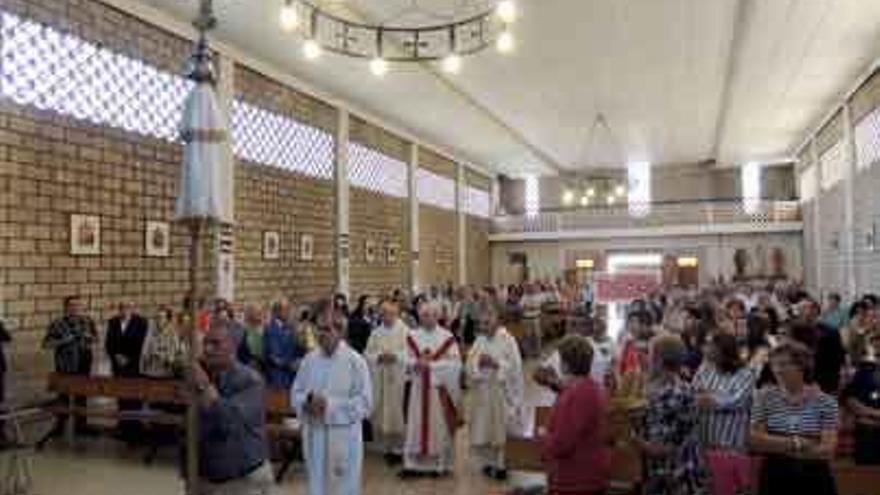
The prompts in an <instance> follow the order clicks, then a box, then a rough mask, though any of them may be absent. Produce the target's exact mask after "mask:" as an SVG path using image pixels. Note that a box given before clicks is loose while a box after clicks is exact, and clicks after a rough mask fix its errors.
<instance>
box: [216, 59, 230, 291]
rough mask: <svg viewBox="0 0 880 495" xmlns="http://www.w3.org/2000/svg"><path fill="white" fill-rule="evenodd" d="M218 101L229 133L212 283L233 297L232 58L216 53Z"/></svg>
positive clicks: (221, 175)
mask: <svg viewBox="0 0 880 495" xmlns="http://www.w3.org/2000/svg"><path fill="white" fill-rule="evenodd" d="M217 68H218V69H219V70H218V72H219V74H218V76H219V77H218V79H217V103H218V104H219V105H220V111H221V112H223V114H224V116H225V117H226V128H227V131H229V133H228V134H227V140H226V153H227V154H228V156H229V158H230V159H229V160H227V161H226V163H227V165H228V166H227V167H226V168H225V169H224V170H215V171H214V172H215V173H216V174H217V175H216V176H215V179H216V180H217V181H218V184H219V186H220V190H222V191H224V196H226V201H223V202H222V208H223V212H222V215H223V219H222V221H221V224H220V225H219V227H218V228H217V229H216V235H215V236H214V237H215V244H214V253H215V258H214V260H215V263H214V267H215V284H214V287H215V288H216V295H217V297H221V298H223V299H226V300H227V301H232V300H234V299H235V229H234V226H233V223H234V219H235V157H234V155H233V153H232V134H231V125H232V124H231V123H232V101H233V99H234V95H235V62H234V61H233V60H232V59H231V58H229V57H228V56H224V55H218V57H217Z"/></svg>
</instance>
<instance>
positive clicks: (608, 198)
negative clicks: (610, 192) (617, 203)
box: [605, 196, 614, 205]
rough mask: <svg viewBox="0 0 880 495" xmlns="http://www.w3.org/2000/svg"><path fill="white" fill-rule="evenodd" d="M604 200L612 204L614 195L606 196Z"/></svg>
mask: <svg viewBox="0 0 880 495" xmlns="http://www.w3.org/2000/svg"><path fill="white" fill-rule="evenodd" d="M605 202H606V203H608V204H609V205H613V204H614V196H608V197H607V198H605Z"/></svg>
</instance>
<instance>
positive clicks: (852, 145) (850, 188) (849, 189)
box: [842, 103, 858, 300]
mask: <svg viewBox="0 0 880 495" xmlns="http://www.w3.org/2000/svg"><path fill="white" fill-rule="evenodd" d="M855 139H856V138H855V132H853V121H852V111H851V110H850V106H849V103H844V105H843V178H842V179H843V242H842V244H843V263H844V265H843V267H844V280H845V282H844V287H843V289H844V290H845V291H846V293H845V294H844V299H845V300H851V299H852V298H853V297H855V296H856V293H857V292H858V288H857V287H856V226H855V193H854V190H855V179H856V140H855Z"/></svg>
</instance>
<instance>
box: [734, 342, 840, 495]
mask: <svg viewBox="0 0 880 495" xmlns="http://www.w3.org/2000/svg"><path fill="white" fill-rule="evenodd" d="M813 365H814V361H813V358H812V355H811V353H810V351H809V349H808V348H807V347H806V346H805V345H803V344H801V343H799V342H793V341H788V342H785V343H783V344H781V345H779V346H778V347H776V348H774V349H773V350H772V351H771V353H770V367H771V369H772V370H773V374H774V375H776V382H777V384H778V385H771V386H767V387H765V388H763V389H761V390H760V391H759V392H758V394H757V395H756V397H755V402H754V406H753V407H752V418H751V422H752V427H751V434H750V446H751V448H752V450H753V451H756V452H759V453H762V454H764V455H765V459H764V462H763V463H762V464H761V472H760V474H759V479H758V494H759V495H777V494H779V493H809V494H810V495H836V494H837V486H836V483H835V481H834V476H833V474H832V472H831V467H830V464H829V461H830V460H831V458H832V457H833V456H834V452H835V450H836V449H837V421H838V410H837V401H836V400H835V399H834V398H833V397H831V396H829V395H827V394H825V393H823V392H820V391H818V390H816V389H815V388H814V387H809V386H808V385H807V379H808V378H809V375H810V373H811V372H812V369H813Z"/></svg>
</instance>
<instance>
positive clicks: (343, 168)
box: [333, 108, 350, 296]
mask: <svg viewBox="0 0 880 495" xmlns="http://www.w3.org/2000/svg"><path fill="white" fill-rule="evenodd" d="M348 122H349V121H348V110H345V109H342V108H340V109H339V114H338V119H337V122H336V142H335V145H336V146H335V153H334V161H333V165H334V167H333V171H334V173H333V179H334V184H335V187H336V291H337V292H338V293H341V294H345V295H346V296H349V259H350V257H349V247H350V242H349V229H348V213H349V198H348Z"/></svg>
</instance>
